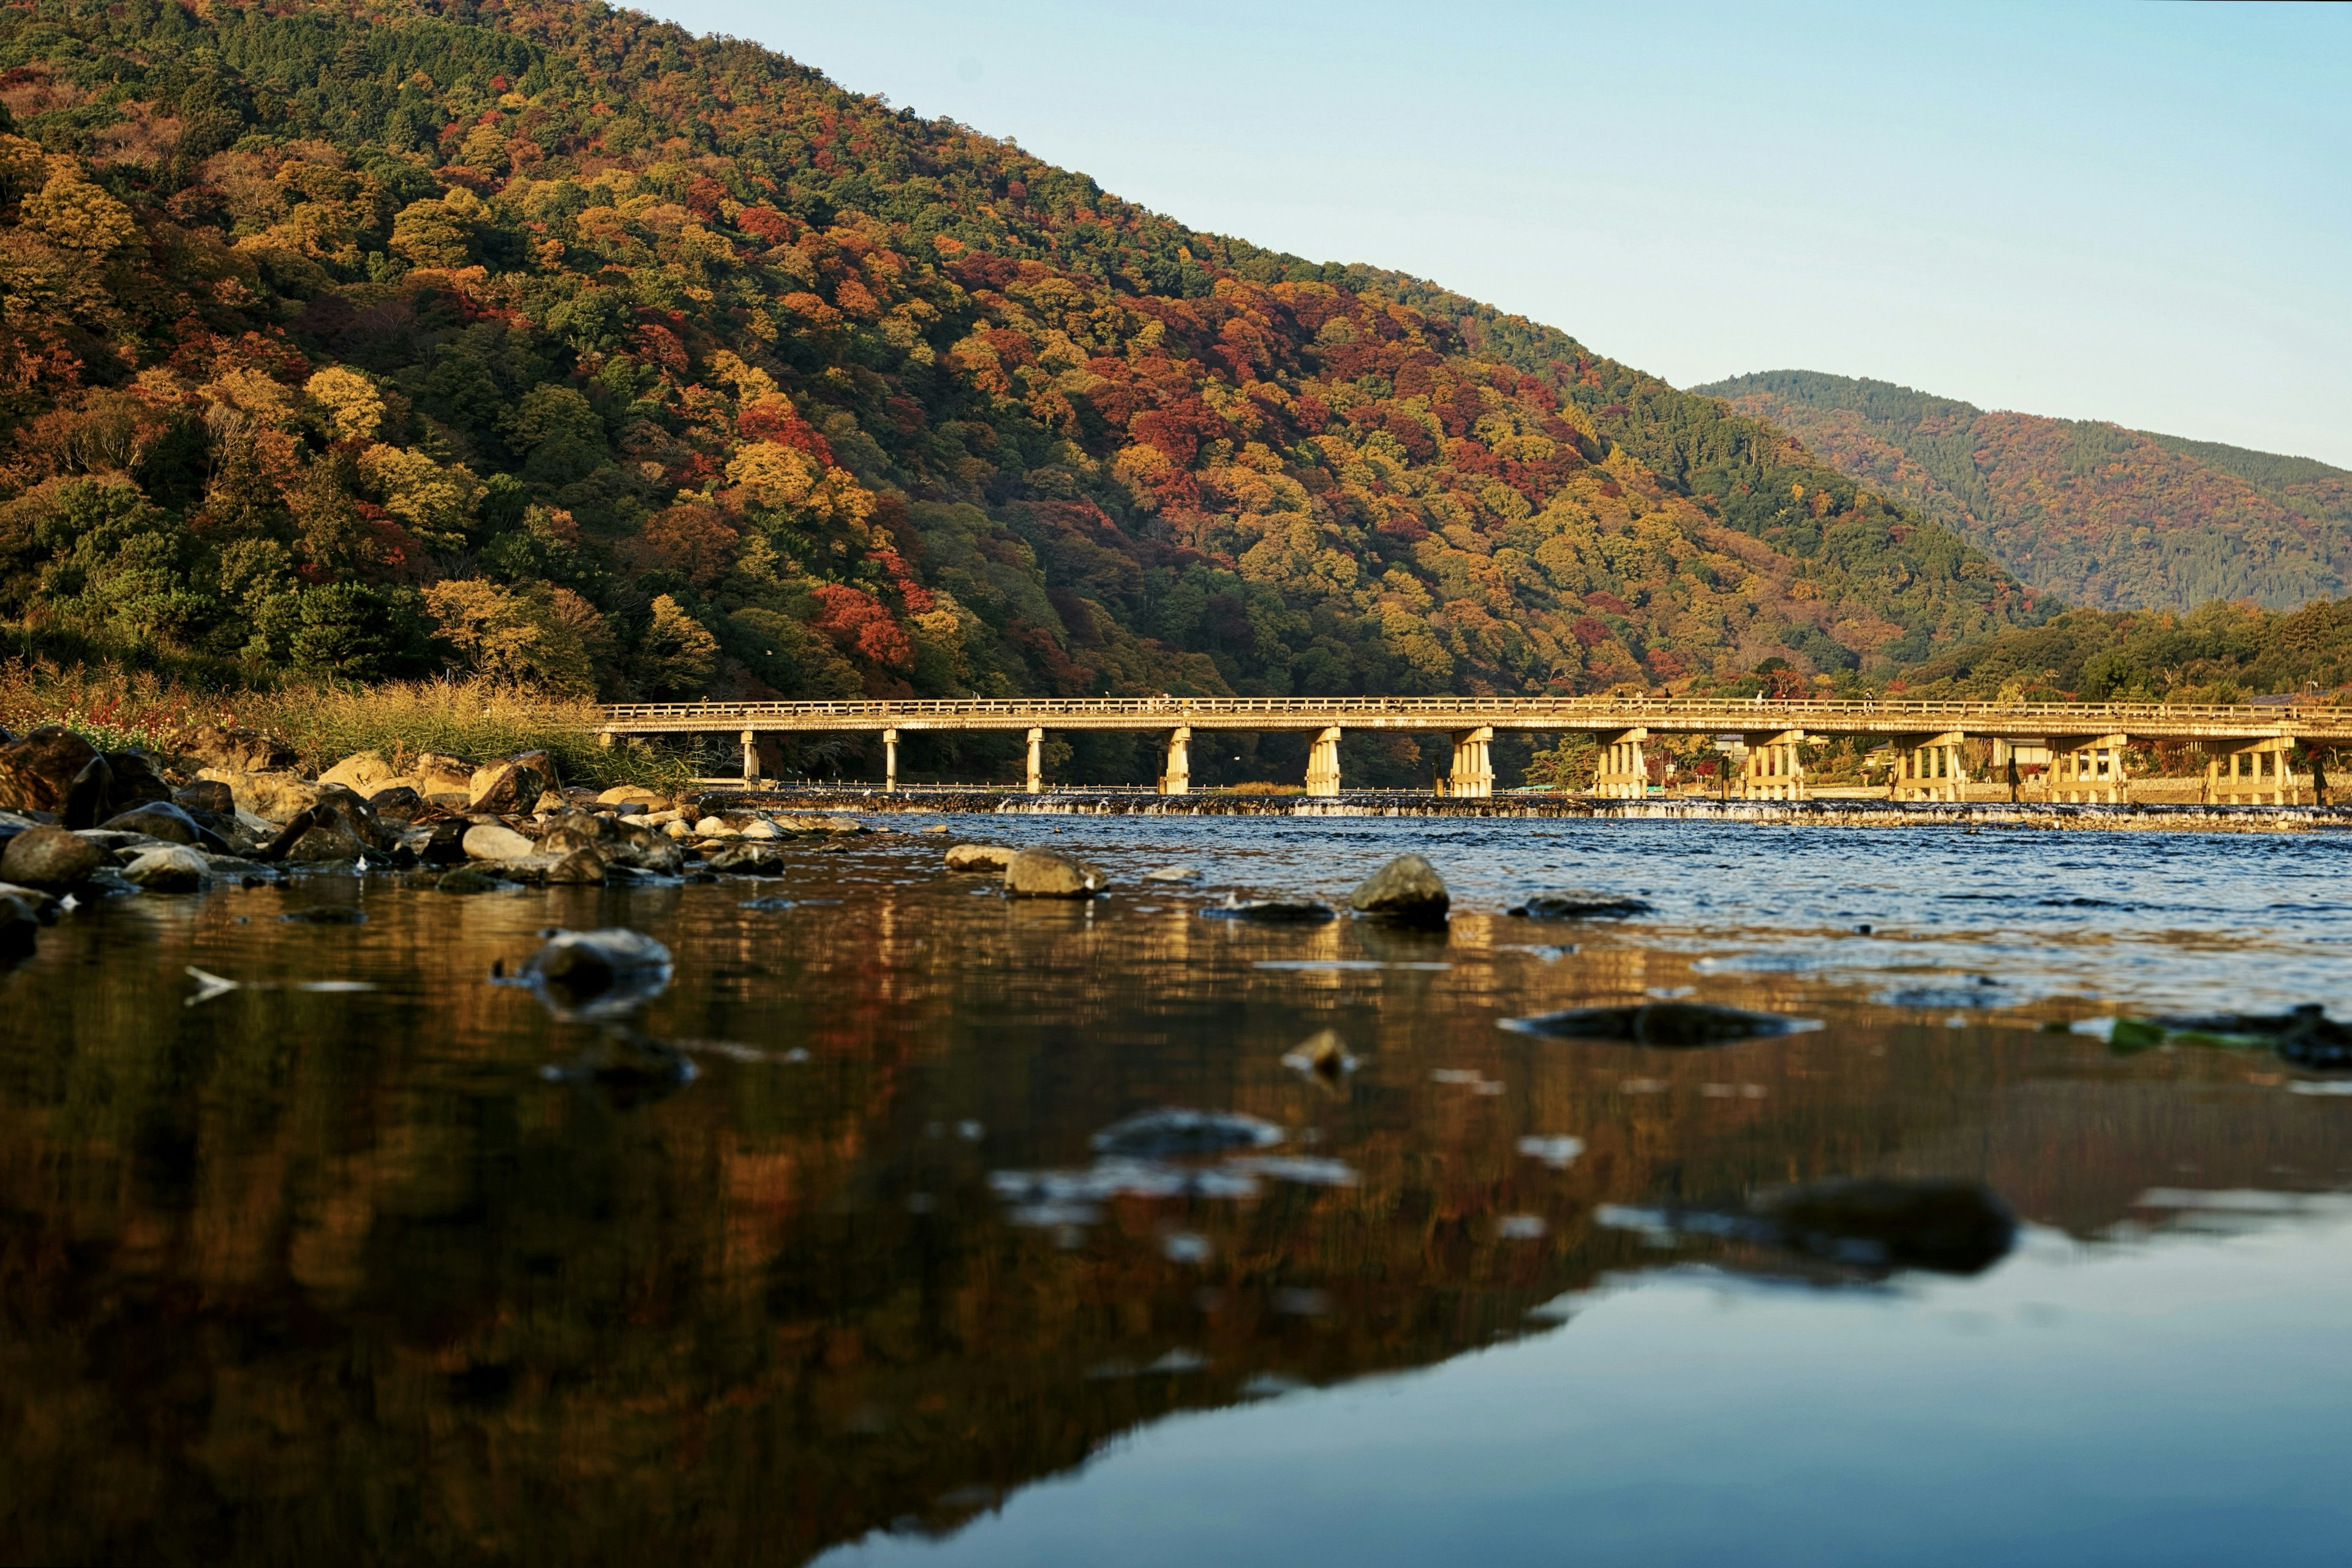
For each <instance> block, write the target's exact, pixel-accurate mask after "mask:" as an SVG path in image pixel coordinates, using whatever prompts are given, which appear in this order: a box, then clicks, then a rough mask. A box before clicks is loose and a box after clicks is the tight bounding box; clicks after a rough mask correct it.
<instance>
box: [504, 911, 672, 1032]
mask: <svg viewBox="0 0 2352 1568" xmlns="http://www.w3.org/2000/svg"><path fill="white" fill-rule="evenodd" d="M669 973H670V958H669V949H667V948H666V947H664V946H663V945H662V944H661V943H660V942H656V941H655V940H654V939H653V938H651V937H649V936H646V934H645V933H644V932H642V931H626V930H623V929H620V928H617V927H616V928H613V929H608V930H605V931H559V932H557V933H556V935H555V936H554V937H553V938H552V939H551V940H550V941H549V942H548V944H547V945H546V946H545V947H542V948H541V949H540V950H539V951H538V952H534V953H532V954H531V955H530V962H528V963H525V964H524V965H523V979H524V980H525V981H526V982H527V983H528V984H530V987H531V988H532V989H533V990H535V991H537V992H538V993H539V994H540V996H541V999H542V1000H544V1001H545V1002H546V1003H547V1005H549V1006H550V1007H551V1008H552V1009H554V1011H555V1012H556V1014H557V1016H562V1017H578V1018H601V1017H615V1016H619V1015H621V1014H624V1013H626V1012H628V1011H630V1010H631V1009H633V1008H635V1007H637V1006H640V1005H643V1004H645V1003H646V1002H649V1001H651V1000H652V999H653V998H655V997H656V996H658V995H660V994H662V992H663V991H664V990H666V989H667V987H668V985H669Z"/></svg>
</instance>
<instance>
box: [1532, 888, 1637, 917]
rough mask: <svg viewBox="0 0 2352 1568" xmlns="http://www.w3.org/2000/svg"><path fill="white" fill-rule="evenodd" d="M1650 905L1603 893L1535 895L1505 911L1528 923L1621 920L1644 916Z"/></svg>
mask: <svg viewBox="0 0 2352 1568" xmlns="http://www.w3.org/2000/svg"><path fill="white" fill-rule="evenodd" d="M1653 908H1654V906H1653V905H1652V904H1651V903H1650V901H1649V900H1647V899H1617V898H1612V897H1610V896H1609V895H1608V894H1606V893H1538V894H1537V895H1536V896H1535V897H1534V898H1531V899H1529V900H1528V901H1527V902H1526V903H1523V904H1515V905H1513V906H1512V907H1511V909H1510V910H1509V912H1510V913H1512V914H1514V915H1517V916H1518V917H1519V918H1520V919H1521V920H1530V921H1595V920H1623V919H1624V918H1626V917H1627V916H1628V915H1646V914H1649V913H1651V912H1652V910H1653Z"/></svg>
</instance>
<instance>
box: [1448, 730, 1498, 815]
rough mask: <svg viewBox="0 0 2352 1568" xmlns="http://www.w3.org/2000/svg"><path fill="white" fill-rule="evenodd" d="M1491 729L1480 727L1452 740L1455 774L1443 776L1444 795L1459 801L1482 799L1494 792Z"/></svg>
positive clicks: (1493, 738) (1458, 735) (1460, 734)
mask: <svg viewBox="0 0 2352 1568" xmlns="http://www.w3.org/2000/svg"><path fill="white" fill-rule="evenodd" d="M1494 740H1495V731H1494V730H1493V729H1492V727H1490V726H1487V725H1483V724H1482V725H1480V726H1479V727H1478V728H1477V729H1475V730H1465V731H1462V732H1461V733H1459V734H1457V735H1455V736H1454V771H1453V772H1452V773H1448V774H1447V775H1446V780H1445V793H1446V794H1447V795H1452V796H1454V797H1457V798H1461V799H1469V800H1484V799H1486V798H1487V797H1488V796H1490V795H1493V794H1494V793H1495V760H1494V755H1493V753H1492V752H1489V751H1488V750H1487V748H1488V747H1489V746H1490V745H1492V744H1493V742H1494Z"/></svg>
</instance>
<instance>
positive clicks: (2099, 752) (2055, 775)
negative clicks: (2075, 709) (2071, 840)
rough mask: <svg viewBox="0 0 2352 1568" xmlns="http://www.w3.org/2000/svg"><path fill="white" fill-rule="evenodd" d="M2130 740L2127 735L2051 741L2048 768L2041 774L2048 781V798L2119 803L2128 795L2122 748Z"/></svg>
mask: <svg viewBox="0 0 2352 1568" xmlns="http://www.w3.org/2000/svg"><path fill="white" fill-rule="evenodd" d="M2130 743H2131V737H2130V736H2128V735H2089V736H2083V737H2074V736H2070V737H2068V738H2067V739H2065V740H2063V741H2062V740H2060V739H2058V738H2057V737H2056V736H2053V737H2051V741H2050V771H2049V773H2046V774H2044V775H2043V776H2044V777H2045V778H2047V779H2048V780H2049V781H2050V784H2049V791H2048V793H2049V798H2050V799H2052V800H2053V801H2072V802H2074V803H2075V804H2077V805H2082V804H2084V803H2091V804H2101V803H2104V804H2105V805H2123V804H2124V802H2125V801H2126V800H2127V799H2128V798H2129V781H2128V780H2126V777H2125V776H2124V748H2125V747H2126V745H2129V744H2130Z"/></svg>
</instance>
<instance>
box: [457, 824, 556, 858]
mask: <svg viewBox="0 0 2352 1568" xmlns="http://www.w3.org/2000/svg"><path fill="white" fill-rule="evenodd" d="M459 842H460V843H462V844H463V845H464V846H465V849H466V857H467V858H468V859H471V860H520V859H521V858H523V857H524V856H526V855H529V854H530V853H531V852H532V851H533V850H535V849H536V848H538V846H537V845H535V844H533V843H532V842H531V841H530V839H528V838H526V837H523V836H522V835H521V834H520V833H517V832H516V831H515V830H514V829H513V828H511V827H509V826H506V825H505V824H504V823H499V822H478V823H476V824H475V825H474V826H471V827H469V828H467V829H466V833H465V837H463V838H462V839H460V840H459Z"/></svg>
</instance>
